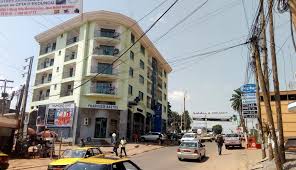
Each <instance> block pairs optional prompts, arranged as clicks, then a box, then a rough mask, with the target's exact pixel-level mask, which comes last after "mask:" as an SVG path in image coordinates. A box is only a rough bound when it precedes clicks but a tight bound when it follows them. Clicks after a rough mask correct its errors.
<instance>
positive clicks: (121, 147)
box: [120, 137, 127, 157]
mask: <svg viewBox="0 0 296 170" xmlns="http://www.w3.org/2000/svg"><path fill="white" fill-rule="evenodd" d="M126 143H127V142H126V140H125V139H124V137H122V138H121V140H120V157H122V151H123V152H124V155H125V156H127V155H126V150H125V145H126Z"/></svg>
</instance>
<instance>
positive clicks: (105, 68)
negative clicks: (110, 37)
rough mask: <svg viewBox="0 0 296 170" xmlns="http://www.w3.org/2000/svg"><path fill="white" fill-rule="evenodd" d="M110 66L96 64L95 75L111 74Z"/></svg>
mask: <svg viewBox="0 0 296 170" xmlns="http://www.w3.org/2000/svg"><path fill="white" fill-rule="evenodd" d="M112 67H113V66H112V64H107V63H98V65H97V73H100V74H112V70H113V69H112Z"/></svg>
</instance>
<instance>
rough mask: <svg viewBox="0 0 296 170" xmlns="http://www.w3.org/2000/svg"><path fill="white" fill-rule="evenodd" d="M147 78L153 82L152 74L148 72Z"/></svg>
mask: <svg viewBox="0 0 296 170" xmlns="http://www.w3.org/2000/svg"><path fill="white" fill-rule="evenodd" d="M147 77H148V79H150V80H152V73H150V72H148V73H147Z"/></svg>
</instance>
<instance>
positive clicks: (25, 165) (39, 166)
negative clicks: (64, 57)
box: [8, 143, 164, 170]
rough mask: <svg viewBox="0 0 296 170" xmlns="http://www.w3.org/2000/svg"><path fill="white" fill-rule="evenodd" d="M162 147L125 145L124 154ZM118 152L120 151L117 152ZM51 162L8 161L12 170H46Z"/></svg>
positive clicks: (109, 151)
mask: <svg viewBox="0 0 296 170" xmlns="http://www.w3.org/2000/svg"><path fill="white" fill-rule="evenodd" d="M76 147H78V146H63V145H62V147H61V153H63V151H64V150H66V149H71V148H76ZM162 147H164V146H159V145H146V144H133V143H132V144H127V145H126V152H127V155H128V157H131V156H135V155H138V154H141V153H144V152H148V151H152V150H156V149H160V148H162ZM58 149H59V146H56V150H55V152H56V154H58V153H59V151H58ZM100 149H101V150H102V151H103V153H105V154H106V155H109V154H112V149H113V148H112V147H100ZM118 151H119V152H120V150H118ZM51 161H53V160H50V159H49V158H36V159H12V160H10V161H9V168H8V169H13V170H20V169H32V170H46V169H47V165H48V164H49V163H50V162H51Z"/></svg>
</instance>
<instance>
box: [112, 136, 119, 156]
mask: <svg viewBox="0 0 296 170" xmlns="http://www.w3.org/2000/svg"><path fill="white" fill-rule="evenodd" d="M117 141H118V140H117V137H116V133H113V134H112V145H113V153H115V155H116V156H118V152H117V149H118V142H117Z"/></svg>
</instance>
